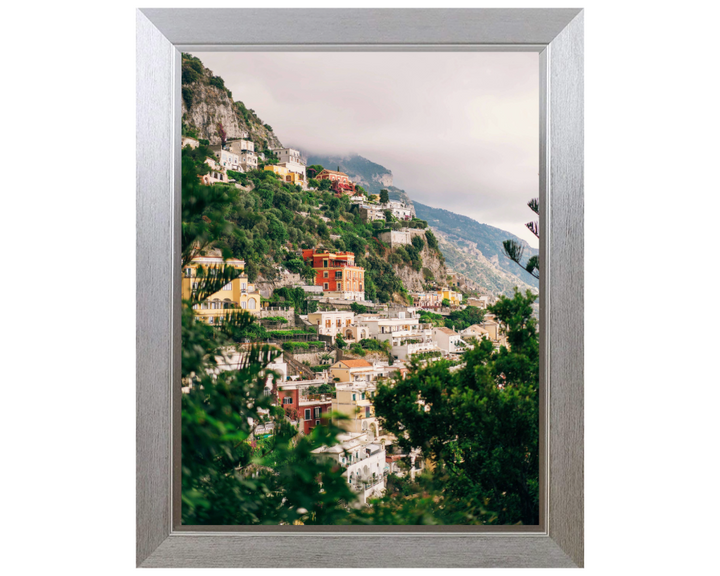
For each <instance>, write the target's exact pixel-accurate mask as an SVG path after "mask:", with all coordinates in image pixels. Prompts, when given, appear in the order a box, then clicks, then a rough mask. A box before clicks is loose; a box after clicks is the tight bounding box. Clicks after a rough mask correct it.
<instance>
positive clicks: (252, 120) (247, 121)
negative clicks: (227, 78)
mask: <svg viewBox="0 0 720 576" xmlns="http://www.w3.org/2000/svg"><path fill="white" fill-rule="evenodd" d="M182 122H183V133H187V134H194V135H195V136H197V137H198V138H205V139H207V140H209V141H210V144H220V135H219V134H218V123H222V127H223V130H224V131H225V134H226V136H227V138H229V139H233V138H240V137H242V136H243V133H248V138H249V139H250V140H252V141H253V142H254V143H255V150H256V151H264V150H267V149H269V148H282V144H281V143H280V140H278V138H277V136H275V133H274V132H273V130H272V128H271V127H270V126H268V125H267V124H265V123H263V121H262V120H261V119H260V118H258V116H257V114H255V111H254V110H252V109H249V108H246V107H245V104H243V103H242V102H240V101H238V102H233V100H232V92H230V90H229V89H228V88H227V87H226V86H225V82H224V81H223V79H222V78H220V77H219V76H215V75H214V74H213V73H212V71H211V70H209V69H208V68H205V66H204V65H203V64H202V62H201V61H200V60H199V59H198V58H195V57H194V56H192V55H190V54H183V55H182Z"/></svg>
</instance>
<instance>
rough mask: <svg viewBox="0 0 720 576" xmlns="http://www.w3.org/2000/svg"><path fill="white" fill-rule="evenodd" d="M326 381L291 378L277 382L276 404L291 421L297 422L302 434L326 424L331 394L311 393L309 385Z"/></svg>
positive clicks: (321, 383) (330, 405) (319, 384)
mask: <svg viewBox="0 0 720 576" xmlns="http://www.w3.org/2000/svg"><path fill="white" fill-rule="evenodd" d="M324 384H327V382H326V381H325V380H323V379H317V380H293V381H289V380H288V381H285V382H280V383H279V384H278V392H277V395H278V397H277V401H278V406H280V407H282V408H283V409H284V410H285V415H286V416H287V417H288V418H289V419H290V421H291V422H294V423H296V424H297V426H298V429H299V430H300V431H301V432H302V433H303V434H310V432H311V431H312V430H313V428H315V426H318V425H320V424H327V422H328V414H329V412H330V410H331V407H332V402H333V398H332V395H331V394H311V393H310V391H309V388H310V387H315V388H317V387H320V386H322V385H324Z"/></svg>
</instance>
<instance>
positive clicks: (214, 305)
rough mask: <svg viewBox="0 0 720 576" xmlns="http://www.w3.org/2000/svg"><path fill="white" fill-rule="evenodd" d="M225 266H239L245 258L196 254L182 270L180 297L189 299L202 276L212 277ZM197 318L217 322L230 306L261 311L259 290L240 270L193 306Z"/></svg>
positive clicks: (199, 285)
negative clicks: (237, 274) (225, 258)
mask: <svg viewBox="0 0 720 576" xmlns="http://www.w3.org/2000/svg"><path fill="white" fill-rule="evenodd" d="M226 266H232V267H234V268H236V269H238V270H243V269H244V268H245V262H244V261H243V260H239V259H237V258H231V259H228V260H223V258H222V256H219V255H211V256H197V257H195V258H193V259H192V261H191V262H190V264H188V265H187V266H186V267H185V269H184V270H183V276H182V282H181V285H180V287H181V297H182V298H183V300H188V299H190V297H191V295H192V292H193V290H197V289H198V288H200V287H201V285H202V282H204V281H205V280H204V278H212V277H215V276H217V275H218V274H219V272H220V271H221V270H223V269H224V268H225V267H226ZM193 308H194V309H195V314H196V315H197V317H198V318H200V319H201V320H203V321H204V322H208V323H209V324H217V323H218V321H221V319H222V317H223V316H225V315H226V314H229V313H232V311H233V310H237V309H240V310H247V311H248V312H250V313H257V312H259V311H260V293H259V292H257V291H256V290H255V286H254V285H253V284H252V283H250V282H249V280H248V276H247V274H244V273H242V274H240V276H238V277H237V278H235V279H234V280H232V281H230V282H228V283H227V284H225V285H223V286H222V287H221V288H220V290H218V291H217V292H215V293H213V294H211V295H210V296H209V297H208V298H207V299H206V300H205V301H204V302H201V303H199V304H195V305H194V306H193Z"/></svg>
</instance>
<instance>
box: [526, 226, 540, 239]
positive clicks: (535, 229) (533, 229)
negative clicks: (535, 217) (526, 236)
mask: <svg viewBox="0 0 720 576" xmlns="http://www.w3.org/2000/svg"><path fill="white" fill-rule="evenodd" d="M525 226H527V228H528V230H530V232H532V233H533V234H535V237H536V238H540V225H539V224H538V223H537V222H528V223H527V224H525Z"/></svg>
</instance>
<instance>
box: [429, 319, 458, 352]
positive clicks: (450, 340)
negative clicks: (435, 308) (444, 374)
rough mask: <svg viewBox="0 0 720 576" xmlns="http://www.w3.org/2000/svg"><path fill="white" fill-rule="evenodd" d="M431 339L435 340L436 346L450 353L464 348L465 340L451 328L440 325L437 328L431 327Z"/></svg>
mask: <svg viewBox="0 0 720 576" xmlns="http://www.w3.org/2000/svg"><path fill="white" fill-rule="evenodd" d="M433 339H434V340H435V342H437V346H438V348H440V350H444V351H445V352H448V353H450V354H455V353H457V352H463V351H464V350H465V342H464V341H463V339H462V336H461V335H460V334H458V333H457V332H455V330H452V329H451V328H446V327H444V326H441V327H439V328H433Z"/></svg>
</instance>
